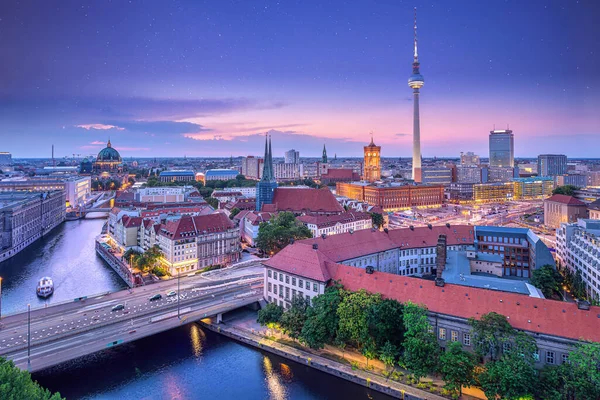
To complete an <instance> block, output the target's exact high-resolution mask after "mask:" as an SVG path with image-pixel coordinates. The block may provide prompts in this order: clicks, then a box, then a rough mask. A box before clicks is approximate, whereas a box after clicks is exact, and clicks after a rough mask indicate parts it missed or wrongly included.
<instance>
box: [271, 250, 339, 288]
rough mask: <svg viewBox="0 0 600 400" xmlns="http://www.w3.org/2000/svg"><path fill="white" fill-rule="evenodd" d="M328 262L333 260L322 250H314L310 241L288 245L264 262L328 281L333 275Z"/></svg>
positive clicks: (274, 266)
mask: <svg viewBox="0 0 600 400" xmlns="http://www.w3.org/2000/svg"><path fill="white" fill-rule="evenodd" d="M326 263H331V260H330V259H329V258H328V257H327V256H326V255H324V254H323V253H321V252H320V251H317V250H313V248H312V245H311V244H310V243H302V242H296V243H294V244H290V245H288V246H286V247H285V248H284V249H283V250H281V251H280V252H279V253H277V254H276V255H275V256H274V257H272V258H271V259H269V260H267V261H265V262H264V263H263V264H265V265H266V266H267V267H271V268H275V269H277V270H280V271H284V272H287V273H290V274H295V275H300V276H303V277H305V278H308V279H314V280H317V281H320V282H327V281H328V280H329V279H331V276H330V275H329V269H328V266H327V265H326Z"/></svg>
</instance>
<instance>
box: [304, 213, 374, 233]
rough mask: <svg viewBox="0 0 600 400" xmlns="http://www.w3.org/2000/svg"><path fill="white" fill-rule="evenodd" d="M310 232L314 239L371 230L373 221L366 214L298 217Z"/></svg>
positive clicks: (368, 214)
mask: <svg viewBox="0 0 600 400" xmlns="http://www.w3.org/2000/svg"><path fill="white" fill-rule="evenodd" d="M298 221H300V222H302V223H303V224H304V225H306V227H307V228H308V229H310V231H311V232H312V235H313V237H317V236H321V235H327V236H331V235H339V234H340V233H346V232H350V231H353V232H354V231H359V230H361V229H371V228H372V227H373V219H372V217H371V214H370V213H366V212H345V213H342V214H339V215H302V216H300V217H298Z"/></svg>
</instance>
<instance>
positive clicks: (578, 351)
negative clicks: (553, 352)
mask: <svg viewBox="0 0 600 400" xmlns="http://www.w3.org/2000/svg"><path fill="white" fill-rule="evenodd" d="M562 366H563V367H564V369H567V370H569V371H570V373H571V379H568V380H567V385H566V386H567V391H568V392H569V393H572V394H573V395H574V397H575V398H576V399H578V400H579V399H582V400H592V399H600V343H595V342H586V343H583V344H580V345H578V346H577V347H576V348H575V349H574V350H573V351H571V352H570V353H569V363H568V364H562Z"/></svg>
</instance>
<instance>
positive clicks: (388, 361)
mask: <svg viewBox="0 0 600 400" xmlns="http://www.w3.org/2000/svg"><path fill="white" fill-rule="evenodd" d="M379 359H380V360H381V361H382V362H383V363H384V364H385V367H386V368H388V369H389V368H391V367H393V366H394V365H395V364H396V360H397V359H398V348H397V347H396V346H394V345H393V344H392V342H390V341H387V342H385V344H384V345H383V346H382V347H381V351H380V352H379Z"/></svg>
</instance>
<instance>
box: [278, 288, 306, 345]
mask: <svg viewBox="0 0 600 400" xmlns="http://www.w3.org/2000/svg"><path fill="white" fill-rule="evenodd" d="M309 307H310V304H309V302H308V300H306V299H305V298H304V296H294V298H293V299H292V305H291V307H290V308H289V309H288V310H287V311H286V312H284V313H283V315H282V316H281V319H280V321H279V323H280V325H281V328H282V329H283V332H284V333H285V334H286V335H288V336H289V337H291V338H292V339H298V338H299V337H300V334H301V333H302V328H304V323H305V322H306V311H307V309H308V308H309Z"/></svg>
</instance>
